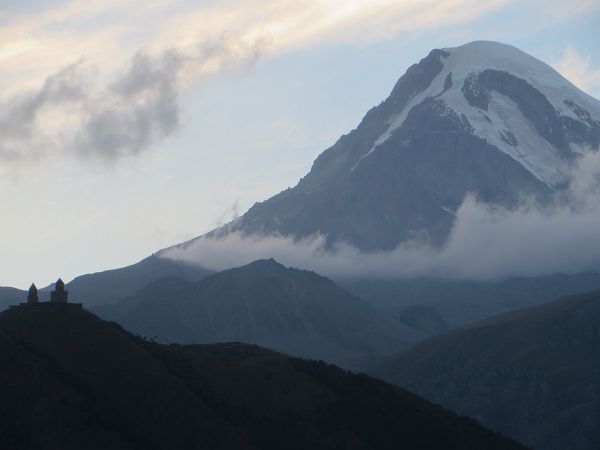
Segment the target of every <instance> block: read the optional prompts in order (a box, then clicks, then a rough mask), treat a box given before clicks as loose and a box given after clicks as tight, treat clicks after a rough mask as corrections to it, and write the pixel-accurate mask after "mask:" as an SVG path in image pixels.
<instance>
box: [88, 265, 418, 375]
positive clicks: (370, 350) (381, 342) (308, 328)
mask: <svg viewBox="0 0 600 450" xmlns="http://www.w3.org/2000/svg"><path fill="white" fill-rule="evenodd" d="M96 311H97V312H98V313H99V314H100V315H101V316H102V317H105V318H110V319H112V320H115V321H117V322H118V323H120V324H121V325H123V326H124V327H125V328H126V329H128V330H130V331H132V332H134V333H138V334H140V335H142V336H147V337H152V338H155V339H157V340H159V341H161V342H168V341H170V342H180V343H214V342H223V341H240V342H246V343H253V344H258V345H262V346H265V347H268V348H271V349H275V350H279V351H285V352H286V353H291V354H294V355H296V356H303V357H310V358H315V359H324V360H327V361H329V362H335V363H339V364H342V365H344V366H346V367H356V366H359V365H360V364H362V363H364V362H365V361H368V360H369V359H370V358H373V357H379V356H382V355H389V354H391V353H393V352H395V351H397V350H398V349H399V348H403V347H407V346H408V345H409V344H412V343H414V342H417V341H418V340H421V339H423V338H424V337H425V336H426V335H425V334H422V333H420V332H418V331H416V330H415V329H412V328H410V327H408V326H407V325H405V324H403V323H402V322H401V321H400V320H397V319H394V318H390V317H388V316H386V315H385V314H383V313H381V312H380V311H378V310H377V309H375V308H373V307H372V306H371V305H369V304H368V303H367V302H365V301H363V300H361V299H359V298H358V297H356V296H354V295H353V294H351V293H349V292H348V291H346V290H344V289H342V288H340V287H338V286H337V285H336V284H335V283H333V282H332V281H331V280H329V279H327V278H324V277H321V276H319V275H317V274H316V273H314V272H310V271H305V270H298V269H289V268H286V267H284V266H283V265H281V264H279V263H277V262H276V261H274V260H272V259H271V260H260V261H256V262H254V263H251V264H248V265H246V266H243V267H240V268H236V269H231V270H226V271H223V272H220V273H218V274H215V275H211V276H209V277H207V278H205V279H203V280H201V281H199V282H195V283H192V282H187V281H185V280H181V279H175V278H173V279H164V280H161V281H158V282H156V283H153V284H151V285H150V286H148V287H146V288H145V289H143V290H141V291H140V292H139V293H137V294H136V295H134V296H132V297H130V298H127V299H126V300H124V301H122V302H120V303H119V304H117V305H114V306H110V307H104V308H98V309H97V310H96Z"/></svg>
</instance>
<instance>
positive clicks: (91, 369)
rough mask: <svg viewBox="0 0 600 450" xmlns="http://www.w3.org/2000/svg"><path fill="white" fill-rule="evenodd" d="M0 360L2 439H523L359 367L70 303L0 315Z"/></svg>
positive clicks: (225, 444)
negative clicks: (168, 340)
mask: <svg viewBox="0 0 600 450" xmlns="http://www.w3.org/2000/svg"><path fill="white" fill-rule="evenodd" d="M0 367H1V368H2V370H0V398H2V402H1V403H0V417H1V418H2V420H0V447H1V448H3V449H4V448H6V449H11V450H21V449H36V450H45V449H57V448H60V449H61V450H70V449H77V450H80V449H107V448H110V449H144V450H148V449H161V450H162V449H167V448H168V449H170V450H178V449H186V450H188V449H274V450H275V449H277V450H279V449H283V448H285V449H291V450H294V449H309V448H310V449H398V448H410V449H412V450H419V449H440V448H444V449H460V450H468V449H473V450H481V449H488V450H493V449H518V448H522V447H520V446H519V445H517V444H516V443H513V442H511V441H509V440H507V439H505V438H503V437H501V436H499V435H497V434H494V433H492V432H490V431H488V430H486V429H484V428H483V427H481V426H479V425H478V424H476V423H475V422H473V421H470V420H467V419H463V418H460V417H458V416H456V415H455V414H453V413H451V412H449V411H447V410H444V409H442V408H440V407H438V406H434V405H432V404H430V403H428V402H426V401H424V400H422V399H420V398H419V397H417V396H415V395H413V394H410V393H408V392H406V391H404V390H402V389H399V388H395V387H392V386H391V385H388V384H386V383H384V382H381V381H378V380H376V379H373V378H369V377H367V376H364V375H352V374H349V373H347V372H344V371H342V370H341V369H338V368H336V367H334V366H329V365H326V364H324V363H319V362H310V361H304V360H300V359H296V358H291V357H288V356H285V355H283V354H279V353H275V352H272V351H268V350H264V349H261V348H259V347H256V346H250V345H243V344H235V343H232V344H219V345H205V346H180V345H171V346H165V345H159V344H153V343H149V342H147V341H144V340H142V339H140V338H136V337H134V336H133V335H131V334H129V333H128V332H126V331H124V330H123V329H121V328H120V327H118V326H117V325H115V324H111V323H108V322H104V321H102V320H101V319H99V318H98V317H96V316H94V315H93V314H91V313H89V312H87V311H85V310H83V309H81V308H77V307H76V306H73V305H50V304H40V305H34V306H24V307H20V308H16V309H10V310H8V311H5V312H3V313H2V314H0Z"/></svg>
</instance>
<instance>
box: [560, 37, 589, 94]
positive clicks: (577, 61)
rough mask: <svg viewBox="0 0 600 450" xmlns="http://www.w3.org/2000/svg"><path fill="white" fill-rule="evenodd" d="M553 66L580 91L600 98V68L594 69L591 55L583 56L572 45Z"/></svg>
mask: <svg viewBox="0 0 600 450" xmlns="http://www.w3.org/2000/svg"><path fill="white" fill-rule="evenodd" d="M552 65H553V66H554V67H555V68H556V70H558V71H559V72H560V73H561V74H562V75H563V76H564V77H565V78H567V79H568V80H569V81H571V82H572V83H573V84H575V85H576V86H577V87H579V88H580V89H582V90H584V91H586V92H589V93H591V94H592V95H594V96H595V97H596V98H600V67H593V66H592V64H591V59H590V56H589V55H581V54H580V53H578V52H577V51H576V50H575V48H573V47H572V46H571V45H569V46H567V47H565V49H564V50H563V53H562V56H561V57H560V58H559V59H556V60H555V61H553V62H552Z"/></svg>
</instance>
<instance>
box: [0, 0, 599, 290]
mask: <svg viewBox="0 0 600 450" xmlns="http://www.w3.org/2000/svg"><path fill="white" fill-rule="evenodd" d="M598 23H600V2H599V1H597V0H572V1H570V2H564V1H558V0H556V1H555V0H546V1H541V0H540V1H536V0H530V1H516V0H514V1H509V0H489V1H481V0H424V1H414V0H413V1H404V0H395V1H393V0H392V1H390V0H370V1H366V0H364V1H361V0H294V1H292V0H238V1H236V0H219V1H217V0H213V1H209V0H205V1H185V0H144V1H142V0H139V1H138V0H135V1H132V0H130V1H126V0H118V1H117V0H86V1H42V0H36V1H31V0H30V1H28V2H23V1H17V0H8V1H7V0H3V1H0V64H1V67H2V69H1V70H0V84H1V86H2V88H3V89H2V92H1V93H0V103H1V107H0V202H1V204H2V207H3V214H2V217H1V218H0V252H1V253H0V254H1V259H0V261H1V262H0V269H1V270H0V285H12V286H18V287H25V286H26V285H28V284H29V283H30V282H31V281H32V280H35V281H36V282H37V283H38V284H41V285H43V284H45V283H48V282H50V281H51V280H53V279H55V278H56V277H58V276H59V275H60V276H62V277H63V278H65V279H71V278H73V277H74V276H76V275H79V274H83V273H88V272H94V271H98V270H103V269H107V268H115V267H119V266H123V265H127V264H130V263H133V262H136V261H137V260H139V259H141V258H143V257H145V256H147V255H149V254H150V253H152V252H154V251H156V250H158V249H161V248H164V247H166V246H169V245H172V244H175V243H178V242H181V241H184V240H186V239H189V238H192V237H195V236H198V235H200V234H203V233H204V232H206V231H209V230H211V229H212V228H214V227H216V226H218V225H220V224H222V223H223V222H225V221H228V220H230V219H231V218H232V217H233V216H234V215H235V214H238V213H242V212H244V211H245V210H246V209H247V208H248V207H249V206H251V205H252V204H253V203H254V202H255V201H260V200H263V199H265V198H267V197H269V196H271V195H272V194H275V193H277V192H279V191H280V190H282V189H285V188H287V187H288V186H292V185H294V184H296V182H297V180H298V179H299V178H300V177H301V176H302V175H304V174H305V173H306V172H307V171H308V170H309V168H310V165H311V163H312V161H313V159H314V158H315V157H316V155H318V154H319V153H320V152H321V151H322V150H323V149H325V148H326V147H328V146H329V145H331V144H333V143H334V142H335V140H336V139H337V138H338V137H339V136H340V135H341V134H343V133H346V132H348V131H350V130H351V129H352V128H354V127H355V126H356V125H357V124H358V122H359V121H360V119H361V118H362V116H363V115H364V113H365V112H366V111H367V110H368V109H369V108H371V107H372V106H374V105H376V104H377V103H379V102H380V101H381V100H383V99H384V98H385V97H386V96H387V94H388V93H389V91H390V90H391V88H392V86H393V84H394V83H395V81H396V80H397V79H398V78H399V77H400V76H401V75H402V74H403V73H404V71H405V70H406V68H407V67H408V66H409V65H411V64H413V63H414V62H416V61H418V60H419V59H420V58H422V57H424V56H425V55H426V54H427V53H428V52H429V50H431V49H432V48H439V47H452V46H456V45H460V44H463V43H466V42H469V41H472V40H477V39H490V40H497V41H501V42H505V43H508V44H512V45H514V46H516V47H519V48H520V49H522V50H524V51H526V52H528V53H530V54H532V55H534V56H536V57H538V58H540V59H542V60H544V61H546V62H548V63H550V64H551V65H553V66H554V67H555V68H556V69H558V70H559V71H560V72H561V73H562V74H563V75H565V76H566V77H567V78H569V79H570V80H571V81H572V82H574V83H575V84H576V85H578V86H579V87H580V88H582V89H584V90H586V91H587V92H588V93H590V94H591V95H593V96H595V97H596V98H600V49H599V48H598V45H597V42H598V41H599V40H600V32H599V31H598Z"/></svg>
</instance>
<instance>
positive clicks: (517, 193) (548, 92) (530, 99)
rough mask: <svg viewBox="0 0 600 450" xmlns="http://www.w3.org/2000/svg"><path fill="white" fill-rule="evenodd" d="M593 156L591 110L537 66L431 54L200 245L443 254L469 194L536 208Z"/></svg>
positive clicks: (598, 110) (504, 48)
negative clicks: (582, 158)
mask: <svg viewBox="0 0 600 450" xmlns="http://www.w3.org/2000/svg"><path fill="white" fill-rule="evenodd" d="M599 144H600V102H599V101H598V100H596V99H594V98H592V97H590V96H588V95H587V94H585V93H584V92H582V91H580V90H579V89H578V88H576V87H575V86H573V85H572V84H571V83H570V82H569V81H567V80H566V79H565V78H563V77H562V76H561V75H560V74H559V73H558V72H556V71H555V70H554V69H552V68H551V67H549V66H548V65H546V64H544V63H543V62H541V61H539V60H537V59H536V58H533V57H532V56H529V55H527V54H525V53H523V52H521V51H520V50H518V49H516V48H514V47H511V46H508V45H505V44H500V43H497V42H490V41H477V42H471V43H469V44H466V45H463V46H460V47H456V48H447V49H436V50H433V51H431V53H430V54H429V55H427V56H426V57H425V58H423V59H422V60H421V61H420V62H419V63H418V64H415V65H413V66H411V67H410V68H409V69H408V70H407V72H406V73H405V74H404V75H403V76H402V77H401V78H400V79H399V80H398V82H397V83H396V85H395V86H394V88H393V90H392V92H391V94H390V95H389V97H388V98H387V99H386V100H385V101H384V102H382V103H381V104H380V105H378V106H377V107H375V108H373V109H371V110H370V111H369V112H368V113H367V114H366V115H365V117H364V118H363V120H362V121H361V123H360V124H359V125H358V127H357V128H356V129H355V130H352V131H351V132H350V133H349V134H347V135H344V136H342V137H341V138H340V139H339V140H338V141H337V142H336V143H335V144H334V145H333V146H332V147H331V148H328V149H327V150H325V151H324V152H323V153H321V155H319V157H318V158H317V159H316V161H315V162H314V164H313V167H312V169H311V170H310V172H309V173H308V174H307V175H306V176H305V177H304V178H302V179H301V180H300V182H299V183H298V184H297V185H296V186H295V187H294V188H292V189H288V190H285V191H283V192H281V193H280V194H277V195H276V196H274V197H272V198H270V199H268V200H266V201H264V202H260V203H257V204H255V205H254V206H253V207H252V208H250V210H249V211H248V212H247V213H246V214H244V215H243V216H241V217H240V218H239V219H237V220H235V221H234V222H232V223H230V224H227V225H225V226H224V227H222V228H220V229H218V230H215V231H214V232H213V233H211V234H209V236H223V235H227V234H228V233H231V232H233V231H239V232H242V233H244V234H259V235H263V234H267V235H269V234H278V235H284V236H292V237H294V238H298V237H305V236H308V235H312V234H315V233H320V234H322V235H325V236H327V239H328V240H329V242H335V241H345V242H349V243H351V244H352V245H354V246H356V247H358V248H360V249H362V250H390V249H393V248H395V247H396V246H397V245H398V244H399V243H401V242H403V241H406V240H410V239H412V238H416V237H418V238H420V239H423V238H426V239H429V240H431V241H432V242H437V243H441V242H443V241H444V239H445V238H446V236H447V234H448V231H449V230H450V228H451V226H452V224H453V222H454V216H455V212H456V211H457V209H458V207H459V206H460V204H461V203H462V201H463V200H464V198H465V196H466V195H467V193H474V194H476V195H477V196H478V197H479V199H480V200H481V201H484V202H487V203H495V204H502V205H504V206H508V207H510V206H514V205H516V204H517V203H518V202H519V200H520V199H522V198H523V197H525V196H529V197H533V198H535V199H537V200H538V202H540V203H543V202H544V201H547V200H548V198H549V197H551V196H552V195H553V193H554V192H556V191H557V190H560V189H561V188H562V187H564V185H565V184H566V183H567V182H568V181H569V171H570V167H571V165H572V164H573V162H574V161H575V160H576V158H577V156H578V155H581V154H583V153H586V152H588V151H590V150H591V149H597V148H598V146H599ZM193 245H194V241H191V242H188V243H185V244H182V245H181V246H179V248H178V250H179V251H181V250H182V249H183V250H185V249H187V248H190V247H193ZM169 254H170V253H169V250H167V251H165V252H163V253H162V255H163V256H169Z"/></svg>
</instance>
